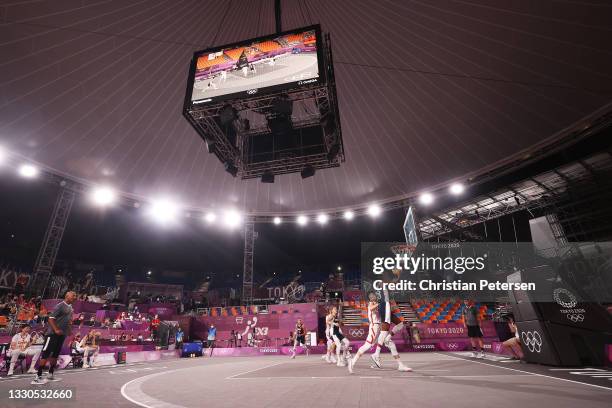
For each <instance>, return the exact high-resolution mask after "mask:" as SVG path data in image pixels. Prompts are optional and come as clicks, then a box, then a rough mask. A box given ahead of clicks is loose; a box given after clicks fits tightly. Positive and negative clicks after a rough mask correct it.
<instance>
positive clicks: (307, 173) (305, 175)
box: [300, 166, 315, 179]
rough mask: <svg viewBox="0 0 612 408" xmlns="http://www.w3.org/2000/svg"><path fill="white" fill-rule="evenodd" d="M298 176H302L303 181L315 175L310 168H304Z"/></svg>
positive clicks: (313, 170) (312, 168)
mask: <svg viewBox="0 0 612 408" xmlns="http://www.w3.org/2000/svg"><path fill="white" fill-rule="evenodd" d="M300 174H301V175H302V178H303V179H305V178H308V177H312V176H314V175H315V168H314V167H312V166H306V167H304V168H303V169H302V172H301V173H300Z"/></svg>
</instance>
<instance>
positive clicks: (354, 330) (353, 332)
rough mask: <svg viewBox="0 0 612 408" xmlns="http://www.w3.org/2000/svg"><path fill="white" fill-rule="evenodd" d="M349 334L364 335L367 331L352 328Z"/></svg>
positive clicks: (353, 335) (354, 335)
mask: <svg viewBox="0 0 612 408" xmlns="http://www.w3.org/2000/svg"><path fill="white" fill-rule="evenodd" d="M349 334H350V335H351V337H362V336H363V335H364V334H365V332H364V331H363V329H351V330H349Z"/></svg>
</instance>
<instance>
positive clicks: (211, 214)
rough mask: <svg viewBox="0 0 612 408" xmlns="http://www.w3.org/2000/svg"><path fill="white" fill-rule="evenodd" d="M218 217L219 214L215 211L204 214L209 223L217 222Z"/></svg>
mask: <svg viewBox="0 0 612 408" xmlns="http://www.w3.org/2000/svg"><path fill="white" fill-rule="evenodd" d="M216 219H217V214H215V213H214V212H209V213H206V215H205V216H204V221H206V222H207V223H209V224H212V223H213V222H215V220H216Z"/></svg>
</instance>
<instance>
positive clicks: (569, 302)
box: [553, 288, 578, 309]
mask: <svg viewBox="0 0 612 408" xmlns="http://www.w3.org/2000/svg"><path fill="white" fill-rule="evenodd" d="M561 295H564V296H565V297H566V298H567V299H566V300H564V299H561ZM553 299H554V300H555V302H557V303H558V304H559V305H561V306H563V307H564V308H566V309H571V308H572V307H575V306H576V304H577V303H578V300H577V299H576V296H574V294H573V293H572V292H570V291H569V290H567V289H565V288H557V289H555V290H554V291H553Z"/></svg>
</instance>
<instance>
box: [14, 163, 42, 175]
mask: <svg viewBox="0 0 612 408" xmlns="http://www.w3.org/2000/svg"><path fill="white" fill-rule="evenodd" d="M38 173H39V170H38V167H36V166H33V165H31V164H22V165H21V166H20V167H19V175H20V176H21V177H25V178H34V177H36V176H38Z"/></svg>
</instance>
